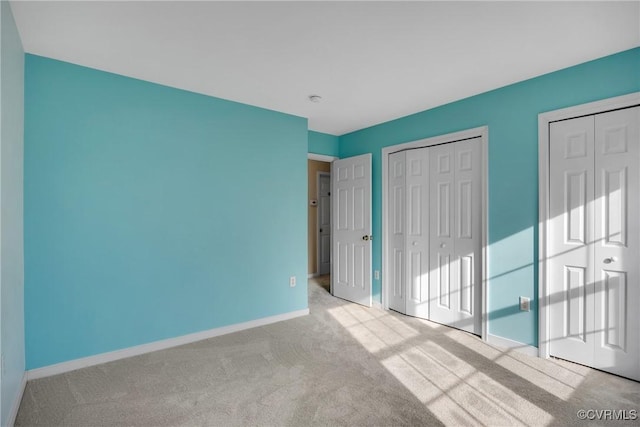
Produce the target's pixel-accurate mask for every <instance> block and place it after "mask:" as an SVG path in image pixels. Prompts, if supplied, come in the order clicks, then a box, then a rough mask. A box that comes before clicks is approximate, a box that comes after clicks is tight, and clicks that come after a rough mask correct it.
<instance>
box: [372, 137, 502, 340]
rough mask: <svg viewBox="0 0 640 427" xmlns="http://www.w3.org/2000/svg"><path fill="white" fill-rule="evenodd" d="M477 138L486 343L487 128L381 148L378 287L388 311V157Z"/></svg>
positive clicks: (481, 286) (482, 314) (481, 287)
mask: <svg viewBox="0 0 640 427" xmlns="http://www.w3.org/2000/svg"><path fill="white" fill-rule="evenodd" d="M478 137H479V138H480V144H481V145H482V148H481V153H482V159H481V165H482V170H481V181H482V194H481V197H480V198H481V200H482V208H481V214H482V221H481V222H482V230H481V233H482V238H481V242H482V259H481V262H480V268H481V269H482V274H481V283H480V289H481V292H480V293H481V296H480V298H481V307H482V311H481V313H480V319H481V328H480V330H481V334H480V336H481V338H482V339H483V340H485V341H486V339H487V336H488V334H487V320H488V319H487V303H488V301H487V284H488V282H487V279H488V278H487V272H488V270H487V257H488V246H487V243H488V238H487V237H488V232H489V216H488V206H489V191H488V175H489V155H488V154H489V127H488V126H481V127H477V128H473V129H467V130H462V131H459V132H453V133H448V134H445V135H438V136H434V137H430V138H424V139H420V140H416V141H411V142H405V143H402V144H398V145H392V146H389V147H384V148H383V149H382V284H381V287H382V289H381V293H382V308H384V309H385V310H389V294H388V292H389V290H390V286H389V283H390V278H389V277H388V274H389V268H387V267H388V263H389V262H390V261H391V259H390V257H389V254H388V248H387V243H388V241H389V224H388V219H389V206H388V203H389V194H388V185H387V181H388V178H389V170H388V168H389V166H388V165H389V156H390V155H391V154H392V153H396V152H398V151H404V150H408V149H415V148H424V147H430V146H433V145H439V144H447V143H451V142H456V141H461V140H465V139H472V138H478Z"/></svg>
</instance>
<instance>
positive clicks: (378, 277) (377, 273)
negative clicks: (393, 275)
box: [373, 270, 380, 280]
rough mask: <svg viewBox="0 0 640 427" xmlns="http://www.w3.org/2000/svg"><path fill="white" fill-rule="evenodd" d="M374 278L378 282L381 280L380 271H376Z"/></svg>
mask: <svg viewBox="0 0 640 427" xmlns="http://www.w3.org/2000/svg"><path fill="white" fill-rule="evenodd" d="M373 278H374V279H376V280H380V270H374V272H373Z"/></svg>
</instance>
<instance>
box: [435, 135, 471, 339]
mask: <svg viewBox="0 0 640 427" xmlns="http://www.w3.org/2000/svg"><path fill="white" fill-rule="evenodd" d="M430 150H431V151H430V153H429V156H430V162H429V163H430V169H431V171H430V175H429V176H430V192H431V196H430V203H431V208H430V211H431V219H430V221H429V231H430V236H431V238H430V242H429V249H430V257H429V258H430V287H429V289H430V295H431V298H430V319H431V320H433V321H435V322H438V323H443V324H445V325H449V326H454V327H456V328H458V329H462V330H465V331H468V332H471V333H474V334H478V335H479V334H480V332H481V330H480V328H481V320H482V319H481V299H480V293H481V291H480V286H481V280H482V279H481V273H482V271H481V266H480V262H481V259H482V238H481V232H482V214H481V208H482V201H481V191H482V188H481V146H480V138H474V139H469V140H465V141H458V142H455V143H452V144H443V145H439V146H436V147H433V148H432V149H430Z"/></svg>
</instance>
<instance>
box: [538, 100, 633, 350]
mask: <svg viewBox="0 0 640 427" xmlns="http://www.w3.org/2000/svg"><path fill="white" fill-rule="evenodd" d="M639 104H640V92H635V93H631V94H628V95H623V96H617V97H615V98H608V99H604V100H602V101H596V102H590V103H588V104H582V105H576V106H574V107H569V108H563V109H560V110H555V111H549V112H546V113H541V114H539V115H538V206H539V211H538V346H539V347H538V348H539V353H540V357H544V358H547V357H549V356H550V348H549V337H550V335H551V332H550V329H549V328H550V325H549V316H550V310H549V296H548V287H547V283H548V281H549V271H548V270H547V243H548V241H549V236H548V233H549V228H548V226H547V222H548V220H549V124H550V123H552V122H557V121H559V120H567V119H572V118H575V117H581V116H587V115H592V114H599V113H604V112H606V111H611V110H617V109H620V108H627V107H632V106H635V105H639Z"/></svg>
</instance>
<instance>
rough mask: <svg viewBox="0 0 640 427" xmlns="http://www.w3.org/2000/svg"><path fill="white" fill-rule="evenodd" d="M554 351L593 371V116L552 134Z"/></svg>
mask: <svg viewBox="0 0 640 427" xmlns="http://www.w3.org/2000/svg"><path fill="white" fill-rule="evenodd" d="M549 136H550V141H551V144H550V147H549V149H550V152H549V159H550V163H549V170H550V177H549V178H550V181H549V182H550V183H551V185H550V188H549V190H550V193H549V196H550V204H549V214H550V222H549V235H550V236H551V239H550V241H549V251H548V254H549V259H548V266H549V272H550V281H549V292H550V298H549V303H550V305H551V307H550V324H551V330H550V332H551V334H550V337H549V338H550V340H551V342H550V346H551V353H552V354H553V355H554V356H557V357H560V358H563V359H568V360H573V361H575V362H578V363H582V364H584V365H588V366H593V354H594V344H593V340H594V337H593V277H594V272H593V261H592V260H593V256H594V255H593V245H592V244H591V243H592V242H591V240H592V239H593V200H594V188H593V187H594V177H593V170H594V128H593V116H589V117H582V118H578V119H573V120H565V121H560V122H556V123H552V124H551V125H550V129H549Z"/></svg>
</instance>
